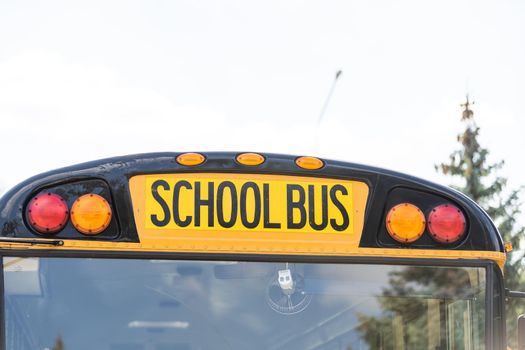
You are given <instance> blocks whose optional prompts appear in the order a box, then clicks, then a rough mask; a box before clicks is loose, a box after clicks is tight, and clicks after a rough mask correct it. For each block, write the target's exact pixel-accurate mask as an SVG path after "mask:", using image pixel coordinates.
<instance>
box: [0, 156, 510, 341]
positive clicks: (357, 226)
mask: <svg viewBox="0 0 525 350" xmlns="http://www.w3.org/2000/svg"><path fill="white" fill-rule="evenodd" d="M0 230H1V236H0V250H1V251H0V253H1V255H2V257H1V261H2V271H3V275H2V278H1V281H2V283H1V286H0V287H1V288H2V293H3V298H2V303H3V307H2V314H1V322H2V326H1V327H0V329H1V331H0V336H1V337H2V338H3V339H2V345H1V346H2V349H7V350H35V349H42V350H44V349H46V350H58V349H60V350H64V349H67V350H83V349H86V350H87V349H89V350H92V349H97V350H123V349H126V350H139V349H140V350H175V349H176V350H197V349H276V350H278V349H286V350H294V349H297V350H299V349H300V350H304V349H312V350H313V349H326V350H328V349H334V350H335V349H336V350H350V349H351V350H358V349H377V350H383V349H428V350H436V349H467V350H468V349H488V350H490V349H499V350H503V349H506V344H505V314H504V299H505V289H504V283H503V277H502V269H503V266H504V264H505V256H506V253H505V251H506V246H505V244H504V243H503V242H502V239H501V237H500V235H499V233H498V232H497V230H496V228H495V226H494V224H493V223H492V221H491V220H490V218H489V217H488V216H487V214H486V213H485V212H484V211H483V210H482V209H480V207H479V206H478V205H476V203H474V202H472V201H471V200H470V199H469V198H467V197H466V196H464V195H462V194H461V193H458V192H456V191H454V190H452V189H450V188H446V187H443V186H439V185H436V184H433V183H430V182H427V181H424V180H421V179H417V178H414V177H411V176H407V175H403V174H400V173H396V172H392V171H387V170H383V169H378V168H373V167H369V166H363V165H357V164H350V163H345V162H340V161H331V160H324V159H319V158H315V157H295V156H289V155H277V154H258V153H155V154H141V155H131V156H124V157H117V158H111V159H105V160H98V161H93V162H90V163H85V164H80V165H75V166H71V167H68V168H64V169H59V170H54V171H51V172H48V173H45V174H42V175H38V176H35V177H33V178H30V179H29V180H27V181H25V182H23V183H21V184H20V185H18V186H16V187H14V188H13V189H12V190H10V191H9V192H8V193H6V194H5V195H4V196H3V197H2V198H1V199H0Z"/></svg>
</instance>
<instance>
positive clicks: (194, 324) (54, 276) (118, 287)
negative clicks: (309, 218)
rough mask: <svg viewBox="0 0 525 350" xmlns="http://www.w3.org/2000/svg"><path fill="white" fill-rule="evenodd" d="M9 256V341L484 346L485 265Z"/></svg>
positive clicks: (77, 349) (112, 348)
mask: <svg viewBox="0 0 525 350" xmlns="http://www.w3.org/2000/svg"><path fill="white" fill-rule="evenodd" d="M3 263H4V285H5V293H6V295H5V306H6V325H5V327H6V328H5V331H6V342H7V343H6V348H7V349H10V350H35V349H42V350H44V349H47V350H83V349H86V350H87V349H89V350H91V349H97V350H122V349H126V350H193V349H225V350H226V349H275V350H279V349H286V350H294V349H297V350H299V349H300V350H303V349H312V350H313V349H337V350H358V349H363V350H368V349H378V350H383V349H429V350H430V349H431V350H436V349H484V345H483V339H484V333H483V332H484V331H483V330H484V318H485V313H484V303H485V301H484V298H485V293H484V290H485V271H484V270H483V269H478V268H451V267H447V268H437V267H416V266H392V265H364V264H352V265H349V264H347V265H343V264H300V263H286V262H283V263H262V262H217V261H164V260H117V259H68V258H39V259H38V258H4V261H3Z"/></svg>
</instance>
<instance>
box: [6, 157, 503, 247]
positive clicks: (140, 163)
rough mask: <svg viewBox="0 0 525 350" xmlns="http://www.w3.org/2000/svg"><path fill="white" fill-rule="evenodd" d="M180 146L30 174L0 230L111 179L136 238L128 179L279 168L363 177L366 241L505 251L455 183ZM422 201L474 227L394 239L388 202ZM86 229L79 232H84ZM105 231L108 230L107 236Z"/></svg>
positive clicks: (19, 225) (22, 224)
mask: <svg viewBox="0 0 525 350" xmlns="http://www.w3.org/2000/svg"><path fill="white" fill-rule="evenodd" d="M180 154H181V153H172V152H165V153H146V154H135V155H127V156H121V157H114V158H108V159H102V160H96V161H91V162H87V163H82V164H78V165H73V166H69V167H65V168H61V169H57V170H52V171H49V172H46V173H43V174H40V175H37V176H34V177H31V178H29V179H27V180H26V181H24V182H22V183H20V184H19V185H17V186H15V187H14V188H12V189H11V190H10V191H8V192H7V193H5V194H4V195H3V196H2V198H0V230H1V236H2V237H5V238H35V233H34V232H32V231H31V230H30V229H29V228H28V226H27V223H26V221H25V218H24V210H25V207H26V206H27V203H28V201H29V200H30V199H31V198H32V197H33V196H35V195H36V194H38V193H39V192H41V191H44V190H47V189H49V188H53V187H56V186H59V185H70V187H71V189H70V190H71V191H76V190H77V189H78V188H82V187H90V186H91V187H93V186H95V187H96V186H101V185H100V184H102V187H106V186H107V188H105V190H106V191H107V192H108V196H110V198H111V200H112V201H113V203H114V206H115V209H116V217H115V220H116V222H115V227H114V229H115V230H116V232H117V234H116V235H115V236H113V237H112V238H111V239H112V240H113V241H116V242H137V241H138V234H137V229H136V226H135V222H134V216H133V208H132V203H131V200H130V191H129V186H128V181H129V179H130V178H131V177H132V176H135V175H145V174H163V173H244V174H279V175H288V176H302V177H304V176H307V177H321V178H331V179H345V180H357V181H362V182H365V183H366V184H367V185H368V187H369V198H368V201H367V205H366V212H365V223H364V228H363V233H362V236H361V241H360V243H359V247H363V248H365V247H366V248H413V249H441V250H443V249H447V250H471V251H493V252H504V247H503V242H502V239H501V236H500V235H499V233H498V231H497V229H496V227H495V226H494V224H493V222H492V221H491V219H490V218H489V216H488V215H487V214H486V213H485V212H484V211H483V210H482V209H481V208H480V207H479V206H478V205H477V204H476V203H475V202H473V201H472V200H471V199H469V198H468V197H466V196H465V195H464V194H462V193H460V192H458V191H456V190H453V189H451V188H448V187H445V186H441V185H438V184H435V183H432V182H429V181H426V180H422V179H419V178H417V177H413V176H409V175H405V174H402V173H398V172H394V171H390V170H385V169H381V168H376V167H370V166H365V165H359V164H353V163H346V162H342V161H335V160H325V159H323V162H324V166H323V167H322V168H320V169H317V170H307V169H302V168H300V167H298V166H297V165H296V163H295V160H296V159H297V157H296V156H291V155H282V154H266V153H264V154H262V155H263V156H264V158H265V161H264V162H263V163H262V164H260V165H257V166H248V165H243V164H240V163H238V162H237V161H236V156H237V155H238V154H240V153H239V152H203V153H201V154H202V155H204V156H205V161H204V162H203V163H202V164H200V165H196V166H185V165H181V164H179V163H177V161H176V158H177V156H179V155H180ZM412 200H415V201H419V202H421V203H423V206H425V203H427V204H428V205H431V204H432V203H439V202H440V201H441V202H443V201H448V202H451V203H454V204H455V205H457V206H458V207H459V208H461V209H462V211H463V212H464V214H465V216H466V220H467V234H466V235H465V237H464V239H462V240H461V241H459V242H457V243H455V244H450V245H446V246H443V245H439V244H436V242H434V241H432V240H431V239H423V240H420V241H418V242H414V243H411V244H408V245H407V244H401V243H399V242H396V241H394V240H393V239H391V238H390V237H389V235H388V234H387V233H386V229H385V227H384V226H385V225H384V219H385V215H386V212H387V210H388V209H389V207H391V206H392V205H393V204H395V203H396V202H399V201H412ZM83 238H85V237H80V239H83ZM100 239H104V238H100Z"/></svg>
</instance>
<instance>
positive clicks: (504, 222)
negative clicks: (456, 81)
mask: <svg viewBox="0 0 525 350" xmlns="http://www.w3.org/2000/svg"><path fill="white" fill-rule="evenodd" d="M462 106H463V107H464V110H463V115H462V121H463V122H464V123H465V130H464V131H463V133H462V134H460V135H458V139H457V140H458V142H459V143H460V145H461V146H460V148H459V149H458V150H456V151H454V152H453V153H452V154H451V155H450V159H449V161H448V162H447V163H442V164H439V165H438V166H436V169H437V170H438V171H439V172H441V173H443V174H444V175H448V176H452V177H454V178H456V179H460V180H461V185H459V186H454V187H455V188H456V189H457V190H459V191H461V192H463V193H464V194H466V195H467V196H469V197H470V198H472V199H473V200H474V201H475V202H476V203H478V204H479V205H480V206H481V207H482V208H483V209H484V210H485V211H486V212H487V214H489V216H490V217H491V218H492V220H493V221H494V222H495V224H496V226H497V228H498V230H499V232H500V234H501V235H502V237H503V240H504V241H505V242H510V243H512V245H513V247H514V253H511V254H508V256H507V263H506V264H505V270H504V274H505V285H506V287H507V288H509V289H513V290H525V283H524V280H523V278H522V277H521V276H522V274H523V272H524V265H523V264H522V261H521V259H522V258H523V253H520V252H519V246H520V241H521V238H522V237H523V235H524V233H525V230H524V228H523V227H521V226H520V225H519V224H518V223H517V221H516V220H517V218H518V217H519V215H520V204H521V203H520V199H519V195H520V191H521V188H520V189H517V190H510V191H508V190H506V186H507V179H506V178H503V177H501V176H499V175H498V170H499V169H501V168H502V167H503V165H504V161H499V162H495V163H491V162H489V160H488V159H487V156H488V154H489V151H488V150H487V149H486V148H483V147H482V146H481V145H480V144H479V130H480V129H479V127H478V126H477V125H476V122H475V120H474V112H473V111H472V110H471V108H470V107H471V104H470V103H469V100H468V97H467V101H466V103H465V104H463V105H462ZM523 304H524V303H523V301H520V300H516V299H513V300H509V302H508V304H507V334H508V339H509V345H510V346H512V347H514V345H515V332H516V318H517V315H518V313H520V312H522V311H523V308H522V307H521V306H522V305H523Z"/></svg>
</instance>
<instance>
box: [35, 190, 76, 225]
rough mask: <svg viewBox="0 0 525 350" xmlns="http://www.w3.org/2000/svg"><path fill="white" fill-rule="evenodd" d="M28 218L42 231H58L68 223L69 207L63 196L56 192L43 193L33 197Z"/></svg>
mask: <svg viewBox="0 0 525 350" xmlns="http://www.w3.org/2000/svg"><path fill="white" fill-rule="evenodd" d="M27 219H28V221H29V224H30V225H31V227H32V228H34V229H35V230H36V231H38V232H40V233H57V232H58V231H60V230H61V229H62V228H64V226H65V225H66V223H67V219H68V208H67V205H66V202H65V201H64V199H63V198H62V197H60V196H59V195H58V194H55V193H49V192H46V193H42V194H39V195H38V196H36V197H35V198H33V199H31V202H29V205H28V207H27Z"/></svg>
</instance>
